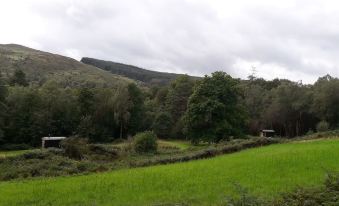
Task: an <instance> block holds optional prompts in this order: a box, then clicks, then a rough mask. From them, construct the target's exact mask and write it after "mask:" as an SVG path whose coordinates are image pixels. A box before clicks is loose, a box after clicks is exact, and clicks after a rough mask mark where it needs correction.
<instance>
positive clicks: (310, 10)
mask: <svg viewBox="0 0 339 206" xmlns="http://www.w3.org/2000/svg"><path fill="white" fill-rule="evenodd" d="M338 20H339V1H335V0H333V1H330V0H328V1H327V0H318V1H314V0H295V1H292V0H283V1H282V0H277V1H275V0H230V1H228V0H120V1H118V0H116V1H115V0H73V1H72V0H24V1H22V0H20V1H19V0H7V1H5V0H0V43H17V44H22V45H25V46H29V47H32V48H36V49H40V50H44V51H49V52H53V53H58V54H62V55H66V56H70V57H73V58H75V59H78V60H80V59H81V57H83V56H88V57H93V58H99V59H105V60H111V61H117V62H121V63H127V64H133V65H137V66H140V67H143V68H147V69H152V70H159V71H167V72H177V73H187V74H191V75H199V76H201V75H204V74H210V73H211V72H213V71H215V70H223V71H225V72H227V73H229V74H231V75H232V76H234V77H241V78H246V77H247V76H248V75H249V74H250V73H251V68H252V66H254V67H256V70H257V76H259V77H264V78H266V79H272V78H275V77H279V78H288V79H291V80H296V81H298V80H302V81H303V82H305V83H312V82H314V81H315V80H316V79H317V78H318V77H319V76H323V75H325V74H327V73H328V74H331V75H333V76H337V77H338V76H339V22H338Z"/></svg>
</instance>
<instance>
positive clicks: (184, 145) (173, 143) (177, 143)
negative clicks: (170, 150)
mask: <svg viewBox="0 0 339 206" xmlns="http://www.w3.org/2000/svg"><path fill="white" fill-rule="evenodd" d="M158 144H159V146H169V147H176V148H178V149H180V150H186V149H188V148H190V147H192V145H191V144H190V143H189V142H188V141H183V140H158Z"/></svg>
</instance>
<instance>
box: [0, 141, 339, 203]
mask: <svg viewBox="0 0 339 206" xmlns="http://www.w3.org/2000/svg"><path fill="white" fill-rule="evenodd" d="M338 155H339V140H338V139H330V140H313V141H303V142H294V143H287V144H278V145H271V146H267V147H261V148H255V149H249V150H245V151H242V152H239V153H234V154H230V155H223V156H219V157H216V158H212V159H206V160H198V161H192V162H188V163H178V164H172V165H162V166H153V167H148V168H137V169H125V170H120V171H114V172H109V173H105V174H91V175H87V176H76V177H59V178H50V179H34V180H25V181H12V182H1V183H0V194H2V195H0V205H4V206H5V205H6V206H7V205H13V206H15V205H23V204H24V205H26V206H29V205H60V206H62V205H166V203H172V204H174V203H177V204H178V203H187V205H217V204H218V205H219V204H221V203H222V201H224V200H225V197H226V196H228V195H232V194H233V192H234V191H235V188H236V186H235V185H241V186H242V187H246V188H248V189H249V191H251V192H253V193H254V194H256V195H258V196H260V197H264V198H270V197H275V196H276V195H278V194H279V193H281V192H285V191H290V190H292V189H294V188H295V187H297V186H311V185H320V184H321V183H322V182H323V180H324V178H325V176H326V175H325V173H326V171H334V170H338V169H339V160H338V158H337V157H338ZM60 197H62V198H60ZM167 205H170V204H167ZM178 205H179V204H178ZM185 205H186V204H185Z"/></svg>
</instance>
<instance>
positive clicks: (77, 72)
mask: <svg viewBox="0 0 339 206" xmlns="http://www.w3.org/2000/svg"><path fill="white" fill-rule="evenodd" d="M15 69H21V70H23V71H24V72H25V73H26V76H27V79H28V80H29V82H30V83H33V84H43V83H44V82H46V81H48V80H54V81H56V82H58V83H60V84H61V85H63V86H65V87H67V86H69V87H81V86H89V87H94V86H97V87H116V86H117V85H118V84H124V83H127V82H132V81H133V80H130V79H128V78H125V77H121V76H118V75H114V74H112V73H110V72H107V71H104V70H101V69H99V68H96V67H94V66H90V65H87V64H83V63H81V62H79V61H77V60H74V59H72V58H69V57H65V56H61V55H57V54H51V53H47V52H43V51H38V50H35V49H31V48H28V47H24V46H21V45H16V44H0V71H1V74H2V76H3V77H4V78H8V77H10V76H11V75H12V74H13V72H14V71H15Z"/></svg>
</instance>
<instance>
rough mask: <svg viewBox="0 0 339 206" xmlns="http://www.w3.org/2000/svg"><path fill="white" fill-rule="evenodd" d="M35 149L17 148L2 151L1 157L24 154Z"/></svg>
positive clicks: (0, 152)
mask: <svg viewBox="0 0 339 206" xmlns="http://www.w3.org/2000/svg"><path fill="white" fill-rule="evenodd" d="M32 151H34V150H15V151H0V158H5V157H13V156H17V155H21V154H24V153H26V152H32Z"/></svg>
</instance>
